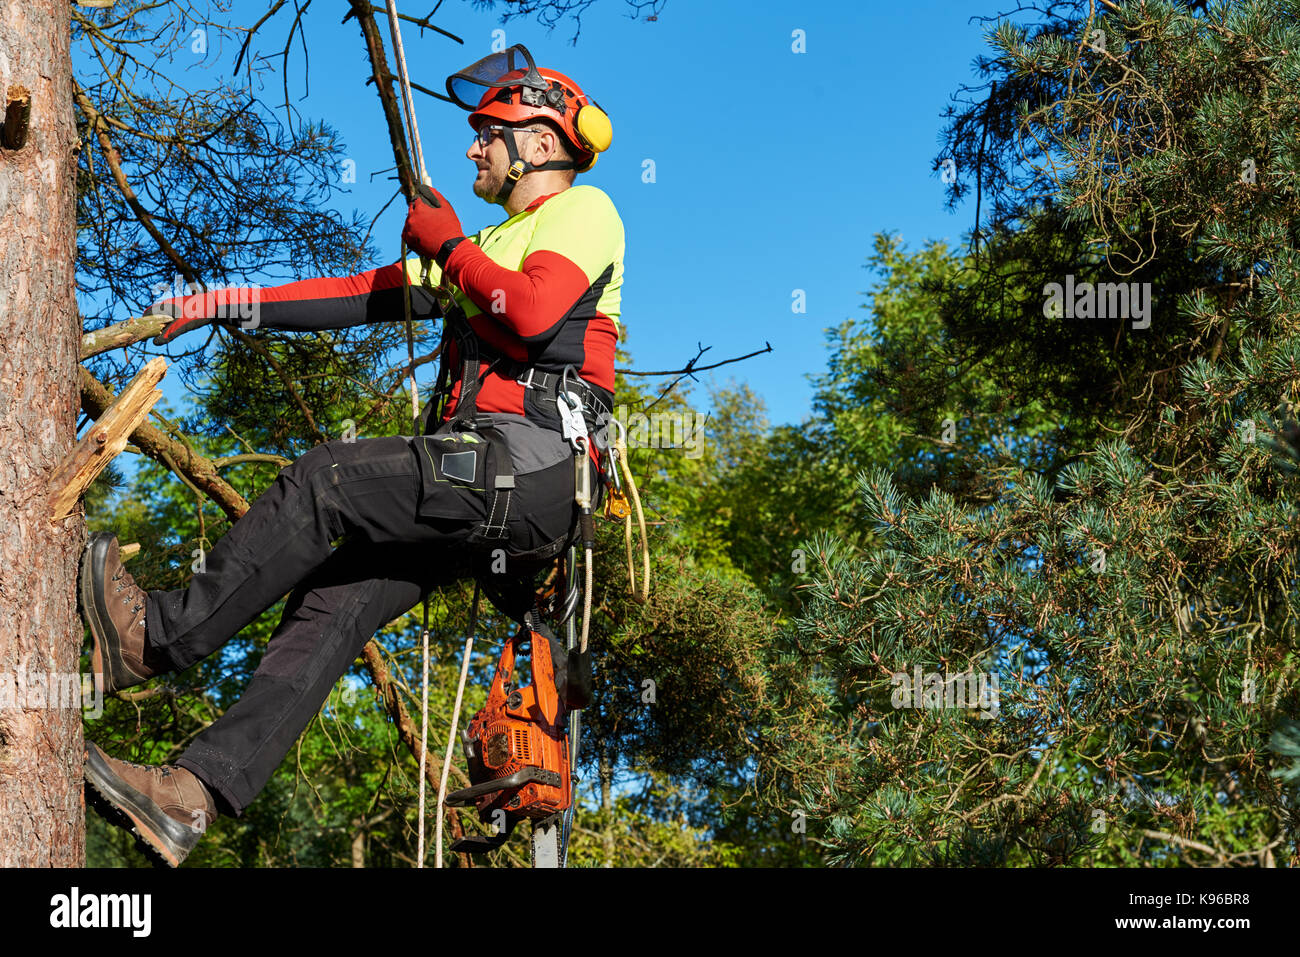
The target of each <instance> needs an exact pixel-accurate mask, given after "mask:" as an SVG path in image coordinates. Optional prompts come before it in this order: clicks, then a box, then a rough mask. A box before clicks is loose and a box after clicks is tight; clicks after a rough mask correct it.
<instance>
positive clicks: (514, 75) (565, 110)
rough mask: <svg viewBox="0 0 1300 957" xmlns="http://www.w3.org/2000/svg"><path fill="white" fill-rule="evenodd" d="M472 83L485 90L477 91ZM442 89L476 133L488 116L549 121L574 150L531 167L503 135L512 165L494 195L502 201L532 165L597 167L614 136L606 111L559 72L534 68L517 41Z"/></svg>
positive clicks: (508, 121)
mask: <svg viewBox="0 0 1300 957" xmlns="http://www.w3.org/2000/svg"><path fill="white" fill-rule="evenodd" d="M475 87H487V89H486V90H485V91H483V93H482V94H481V95H480V94H479V92H478V90H476V89H475ZM447 93H448V94H449V95H450V97H451V100H452V102H453V103H455V104H456V105H457V106H459V107H461V108H462V109H465V110H469V111H470V115H469V125H470V126H471V127H473V128H474V130H475V132H477V131H478V128H479V127H480V126H482V125H483V123H484V122H485V121H486V120H488V119H495V120H500V121H501V122H502V123H505V124H517V123H527V122H529V121H530V120H539V119H544V120H550V121H551V122H552V123H554V124H555V125H556V126H558V127H559V128H560V131H561V132H562V133H563V135H564V138H565V139H566V140H568V142H569V145H570V146H571V147H572V148H573V151H574V152H575V153H576V154H577V157H576V159H575V160H574V161H573V162H565V161H562V160H552V161H551V162H549V163H544V164H542V165H541V166H533V165H532V164H530V163H525V162H524V161H523V160H521V159H520V158H519V152H518V147H517V146H516V144H515V142H514V137H513V136H507V137H505V138H504V139H505V144H506V149H507V150H508V151H509V154H510V161H511V165H510V171H509V172H508V173H507V174H506V183H505V186H504V188H503V189H502V191H501V195H500V196H499V197H498V198H499V199H501V200H504V198H505V197H506V196H507V195H508V194H509V192H510V190H511V189H513V188H514V184H515V183H516V182H518V181H519V178H520V177H521V176H523V175H524V174H525V173H528V172H531V171H533V170H536V169H576V170H577V171H578V172H580V173H585V172H586V171H587V170H589V169H591V168H592V167H593V166H595V165H596V158H597V156H599V154H601V153H603V152H604V151H605V150H607V149H609V146H610V143H611V142H612V141H613V138H614V131H613V127H612V125H611V124H610V121H609V116H608V115H607V114H606V113H605V111H604V110H602V109H601V108H600V106H599V105H598V104H597V103H595V102H594V101H593V100H591V98H590V97H588V96H587V94H585V93H583V92H582V89H581V87H579V86H578V84H576V83H574V82H573V81H572V80H571V79H569V78H568V77H567V76H565V75H564V74H563V73H559V72H556V71H555V70H539V69H538V68H537V66H536V65H535V64H534V63H533V58H532V55H531V54H529V52H528V49H527V48H526V47H525V46H524V45H523V44H522V43H517V44H515V45H514V46H512V47H510V48H509V49H507V50H504V51H502V52H500V53H493V54H492V55H490V56H486V57H484V58H483V59H481V60H479V61H478V62H477V63H474V64H473V65H471V66H468V67H466V68H465V69H463V70H461V71H460V72H458V73H453V74H452V75H451V76H449V77H448V78H447Z"/></svg>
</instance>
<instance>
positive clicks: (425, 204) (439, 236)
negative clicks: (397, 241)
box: [402, 183, 465, 266]
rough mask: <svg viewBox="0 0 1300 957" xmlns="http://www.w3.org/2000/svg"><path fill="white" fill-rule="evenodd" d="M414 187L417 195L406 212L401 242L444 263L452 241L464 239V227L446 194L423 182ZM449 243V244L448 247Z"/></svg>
mask: <svg viewBox="0 0 1300 957" xmlns="http://www.w3.org/2000/svg"><path fill="white" fill-rule="evenodd" d="M415 189H416V197H415V201H414V202H412V203H411V208H410V210H409V211H408V212H407V214H406V226H405V227H404V228H403V229H402V241H403V242H405V243H406V245H407V247H408V248H410V249H413V250H415V251H416V252H417V253H419V254H420V255H421V256H425V257H427V258H430V259H434V260H436V261H437V263H438V265H439V266H443V265H445V264H446V262H447V256H449V255H450V254H451V250H452V249H453V248H454V247H455V245H456V244H455V242H454V240H459V239H464V238H465V230H464V229H462V228H461V225H460V220H459V219H458V218H457V217H456V211H455V210H453V209H452V208H451V203H449V202H447V198H446V197H445V196H443V195H442V194H441V193H439V192H438V191H437V190H436V189H434V188H433V187H432V186H425V185H424V184H423V183H421V184H419V185H418V186H416V188H415ZM448 243H450V244H451V245H450V246H447V244H448ZM444 246H446V248H445V249H444Z"/></svg>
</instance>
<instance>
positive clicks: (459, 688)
mask: <svg viewBox="0 0 1300 957" xmlns="http://www.w3.org/2000/svg"><path fill="white" fill-rule="evenodd" d="M478 598H479V582H478V579H475V580H474V601H473V602H472V603H471V604H470V608H469V636H468V637H467V638H466V639H465V650H464V651H463V652H462V653H461V657H460V681H459V682H458V683H457V685H456V703H455V704H454V705H452V708H451V730H450V731H448V732H447V753H446V754H444V755H443V757H442V777H441V778H439V780H438V827H437V838H436V841H437V852H436V853H437V857H435V858H434V865H433V866H434V867H442V823H443V818H445V817H446V816H447V810H446V807H447V775H448V774H449V773H450V772H451V753H452V748H453V746H454V745H455V743H456V725H457V724H458V723H459V721H460V705H461V702H462V701H463V700H464V699H465V679H466V677H467V676H468V675H469V653H470V649H472V648H473V647H474V632H475V631H477V630H478ZM425 607H426V608H427V607H428V605H427V600H426V605H425ZM420 759H421V761H422V762H423V760H424V755H423V753H422V754H421V755H420ZM420 789H421V791H423V789H424V775H423V773H421V775H420ZM420 822H421V824H423V822H424V815H420Z"/></svg>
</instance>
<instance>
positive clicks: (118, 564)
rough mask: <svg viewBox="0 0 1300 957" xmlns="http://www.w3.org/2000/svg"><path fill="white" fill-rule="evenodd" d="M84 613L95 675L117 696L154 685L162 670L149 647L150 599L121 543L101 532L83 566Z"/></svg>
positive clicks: (89, 547) (90, 545)
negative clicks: (120, 549)
mask: <svg viewBox="0 0 1300 957" xmlns="http://www.w3.org/2000/svg"><path fill="white" fill-rule="evenodd" d="M80 585H81V611H82V615H83V617H84V618H85V619H86V624H87V625H88V626H89V627H90V636H91V646H92V650H91V662H90V668H91V671H92V673H94V674H97V675H103V676H104V691H105V693H108V694H111V693H112V692H114V691H120V690H122V689H123V688H130V687H133V686H134V685H138V684H142V683H143V682H145V681H148V680H149V679H150V678H152V677H153V676H154V675H156V674H159V673H161V671H164V670H166V668H165V666H163V667H157V666H156V663H155V661H154V656H152V655H151V654H150V653H149V646H148V643H147V642H146V641H145V636H144V632H145V620H144V619H145V606H146V604H147V602H148V595H147V593H146V592H145V590H144V589H143V588H141V587H140V586H139V585H137V584H136V583H135V579H133V578H132V577H131V573H130V572H128V571H127V570H126V569H125V568H123V567H122V559H121V555H120V554H119V552H118V547H117V537H116V536H114V535H110V534H109V533H108V532H98V533H96V534H95V535H92V536H91V537H90V541H89V542H88V543H87V544H86V552H85V555H83V556H82V562H81V582H80Z"/></svg>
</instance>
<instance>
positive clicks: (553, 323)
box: [443, 242, 591, 342]
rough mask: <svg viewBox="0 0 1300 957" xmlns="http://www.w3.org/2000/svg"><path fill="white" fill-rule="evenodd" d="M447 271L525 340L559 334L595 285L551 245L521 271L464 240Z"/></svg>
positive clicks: (481, 305)
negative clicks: (572, 311) (563, 323)
mask: <svg viewBox="0 0 1300 957" xmlns="http://www.w3.org/2000/svg"><path fill="white" fill-rule="evenodd" d="M443 271H444V272H445V274H446V275H447V277H448V278H449V279H450V280H451V281H452V282H454V283H455V284H456V285H457V286H458V287H460V289H461V291H462V292H464V293H465V295H466V296H468V297H469V299H470V301H471V302H473V303H474V305H476V306H478V307H479V308H480V309H482V310H483V312H484V313H486V314H487V315H490V316H492V317H493V318H494V319H496V320H498V321H499V322H500V323H501V324H502V325H504V326H506V327H507V328H508V329H510V330H511V331H512V332H513V333H514V334H515V335H517V336H518V337H519V338H520V339H522V340H524V341H525V342H543V341H545V340H547V339H550V338H551V337H552V336H554V335H555V334H556V332H558V331H559V328H560V324H561V322H562V321H563V320H564V317H565V316H567V315H568V314H569V312H570V311H571V310H572V309H573V307H574V306H575V305H576V304H577V303H578V300H580V299H581V298H582V297H583V295H584V294H585V293H586V292H587V290H588V288H590V286H591V281H590V280H589V279H588V278H587V274H586V273H585V272H583V271H582V268H581V267H579V266H578V264H577V263H575V262H573V260H571V259H569V258H567V257H566V256H562V255H561V254H560V253H557V252H555V251H553V250H550V249H539V250H537V251H536V252H533V253H529V255H528V258H527V259H525V260H524V263H523V268H522V269H520V270H518V271H516V270H514V269H507V268H506V267H504V266H500V265H498V264H497V263H495V262H493V260H492V258H491V257H490V256H488V254H487V253H485V252H484V251H483V250H482V249H480V248H479V247H478V246H476V245H475V244H474V243H470V242H464V243H461V244H459V245H458V246H457V247H456V248H455V249H453V250H452V253H451V255H450V256H448V257H447V265H446V267H445V269H444V270H443Z"/></svg>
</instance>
